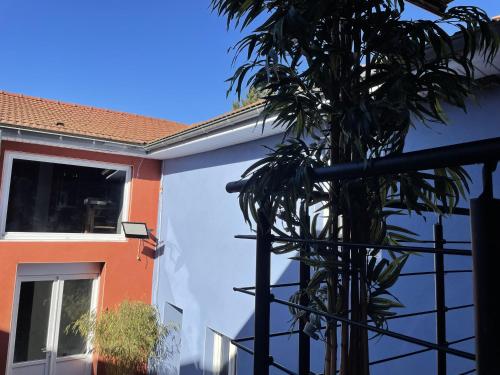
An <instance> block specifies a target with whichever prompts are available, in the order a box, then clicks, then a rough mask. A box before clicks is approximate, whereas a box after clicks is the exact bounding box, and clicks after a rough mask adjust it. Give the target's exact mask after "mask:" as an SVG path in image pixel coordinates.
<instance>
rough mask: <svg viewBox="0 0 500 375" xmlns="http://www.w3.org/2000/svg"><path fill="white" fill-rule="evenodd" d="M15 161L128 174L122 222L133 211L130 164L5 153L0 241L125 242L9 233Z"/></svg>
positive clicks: (119, 236) (96, 236) (97, 236)
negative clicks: (9, 209) (7, 227)
mask: <svg viewBox="0 0 500 375" xmlns="http://www.w3.org/2000/svg"><path fill="white" fill-rule="evenodd" d="M14 159H21V160H32V161H39V162H49V163H55V164H65V165H76V166H82V167H89V168H100V169H116V170H121V171H124V172H125V185H124V187H123V202H122V217H121V220H122V221H127V220H128V217H129V212H130V201H131V199H130V192H131V184H132V172H131V169H132V167H131V166H129V165H123V164H116V163H107V162H101V161H96V160H90V159H78V158H71V157H60V156H50V155H42V154H33V153H27V152H20V151H5V154H4V162H3V173H2V184H1V187H0V189H1V190H0V240H7V241H93V242H98V241H126V238H125V235H124V234H123V233H116V234H114V233H112V234H105V233H47V232H6V231H5V227H6V223H7V209H8V206H9V192H10V179H11V175H12V162H13V161H14Z"/></svg>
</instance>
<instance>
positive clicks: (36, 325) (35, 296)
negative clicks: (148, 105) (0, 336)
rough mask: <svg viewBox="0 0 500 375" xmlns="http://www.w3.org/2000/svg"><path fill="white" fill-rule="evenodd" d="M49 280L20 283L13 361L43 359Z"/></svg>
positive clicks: (50, 289) (49, 288)
mask: <svg viewBox="0 0 500 375" xmlns="http://www.w3.org/2000/svg"><path fill="white" fill-rule="evenodd" d="M51 293H52V281H29V282H23V283H21V290H20V292H19V307H18V312H17V325H16V342H15V346H14V362H15V363H17V362H25V361H34V360H38V359H45V357H46V353H45V348H46V345H47V329H48V326H49V314H50V301H51Z"/></svg>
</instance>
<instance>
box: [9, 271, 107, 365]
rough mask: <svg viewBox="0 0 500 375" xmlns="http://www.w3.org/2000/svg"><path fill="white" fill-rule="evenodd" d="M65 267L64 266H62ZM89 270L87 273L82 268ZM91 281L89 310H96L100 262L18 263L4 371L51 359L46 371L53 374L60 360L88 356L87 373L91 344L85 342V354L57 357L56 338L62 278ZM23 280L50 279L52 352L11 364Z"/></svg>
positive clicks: (50, 344) (90, 356)
mask: <svg viewBox="0 0 500 375" xmlns="http://www.w3.org/2000/svg"><path fill="white" fill-rule="evenodd" d="M65 268H66V269H65ZM85 270H88V271H89V272H87V273H82V271H85ZM82 279H88V280H93V282H92V296H91V301H90V311H96V309H97V301H98V293H99V282H100V263H27V264H19V265H18V268H17V274H16V284H15V288H14V300H13V303H12V312H11V327H10V335H9V344H8V349H7V363H6V374H7V375H11V373H12V369H14V368H16V367H25V366H31V365H33V366H34V365H40V364H43V363H45V362H47V361H50V364H49V366H48V369H49V374H54V371H55V364H56V362H59V360H62V359H63V358H64V359H67V360H70V359H78V358H85V357H87V358H88V361H87V366H86V368H87V373H89V374H90V372H89V370H90V366H91V365H92V351H91V347H90V343H87V353H86V354H78V355H74V356H68V357H61V358H59V359H58V358H57V341H58V337H59V332H58V331H59V320H60V314H61V305H62V294H63V290H64V281H65V280H82ZM26 281H52V291H51V301H50V304H51V306H50V312H49V326H48V328H47V346H46V347H47V350H48V351H49V352H51V355H50V356H49V355H48V356H47V357H48V358H46V359H45V360H36V361H29V363H27V362H21V363H13V359H14V345H15V341H16V340H15V339H16V329H17V313H18V308H19V293H20V291H21V283H22V282H26Z"/></svg>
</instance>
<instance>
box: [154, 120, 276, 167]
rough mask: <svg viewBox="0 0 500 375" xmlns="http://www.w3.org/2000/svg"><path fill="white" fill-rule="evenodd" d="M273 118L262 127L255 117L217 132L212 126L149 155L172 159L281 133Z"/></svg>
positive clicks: (155, 157)
mask: <svg viewBox="0 0 500 375" xmlns="http://www.w3.org/2000/svg"><path fill="white" fill-rule="evenodd" d="M275 119H276V117H272V118H269V119H267V120H266V122H265V125H264V128H262V121H261V120H255V119H253V120H249V121H246V122H244V123H242V124H237V125H235V126H234V127H231V128H230V129H226V130H221V131H218V132H217V129H213V128H212V129H210V130H209V132H210V133H208V132H207V133H205V134H202V135H200V136H198V137H197V138H194V139H187V140H184V141H180V142H179V143H177V144H174V145H169V146H167V145H166V146H164V147H162V148H161V149H158V150H155V151H152V152H151V154H149V156H150V157H151V158H153V159H163V160H165V159H173V158H178V157H183V156H189V155H195V154H200V153H202V152H207V151H212V150H217V149H220V148H224V147H229V146H233V145H237V144H241V143H246V142H251V141H255V140H258V139H262V138H266V137H270V136H273V135H277V134H282V133H283V129H281V128H277V127H274V126H273V122H274V121H275ZM235 123H236V122H235Z"/></svg>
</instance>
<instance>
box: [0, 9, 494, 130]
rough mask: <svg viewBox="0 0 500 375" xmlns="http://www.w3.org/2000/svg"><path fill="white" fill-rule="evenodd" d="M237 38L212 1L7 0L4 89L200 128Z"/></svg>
mask: <svg viewBox="0 0 500 375" xmlns="http://www.w3.org/2000/svg"><path fill="white" fill-rule="evenodd" d="M464 3H465V4H470V5H477V6H481V7H483V9H485V10H486V11H487V12H488V13H489V14H490V16H494V15H497V14H500V2H499V1H498V0H469V1H463V0H457V1H455V2H454V4H457V5H462V4H464ZM422 15H424V16H429V14H428V13H426V12H423V11H420V10H416V9H415V8H414V7H409V8H408V16H407V17H412V18H418V17H421V16H422ZM240 36H241V35H239V33H238V32H236V31H230V32H227V31H226V27H225V20H224V19H222V18H218V17H217V15H216V14H213V13H212V12H211V11H210V8H209V0H142V1H138V0H1V2H0V45H1V49H0V50H1V57H0V90H5V91H10V92H17V93H23V94H28V95H34V96H41V97H45V98H51V99H58V100H62V101H69V102H73V103H80V104H87V105H93V106H97V107H103V108H109V109H115V110H120V111H125V112H132V113H139V114H144V115H148V116H153V117H161V118H167V119H172V120H177V121H180V122H184V123H193V122H197V121H201V120H205V119H208V118H210V117H213V116H215V115H217V114H220V113H222V112H225V111H227V110H230V109H231V103H232V101H233V99H234V97H229V98H226V90H227V83H225V82H224V81H225V79H226V78H228V77H229V76H230V74H231V72H232V67H231V60H232V55H230V54H229V55H228V53H227V49H228V47H230V46H231V45H232V44H234V42H236V41H237V40H238V39H239V38H240Z"/></svg>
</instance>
